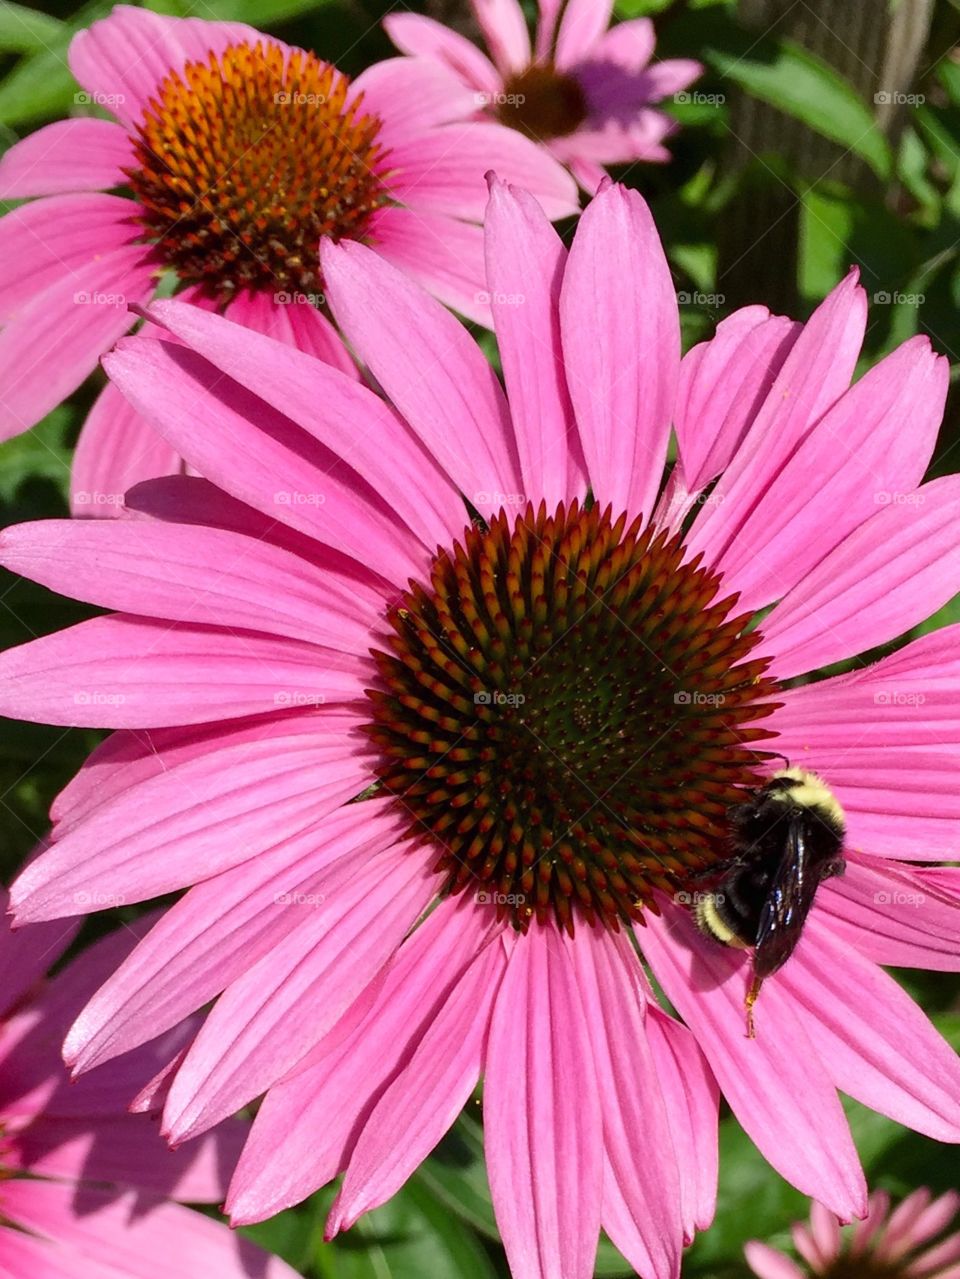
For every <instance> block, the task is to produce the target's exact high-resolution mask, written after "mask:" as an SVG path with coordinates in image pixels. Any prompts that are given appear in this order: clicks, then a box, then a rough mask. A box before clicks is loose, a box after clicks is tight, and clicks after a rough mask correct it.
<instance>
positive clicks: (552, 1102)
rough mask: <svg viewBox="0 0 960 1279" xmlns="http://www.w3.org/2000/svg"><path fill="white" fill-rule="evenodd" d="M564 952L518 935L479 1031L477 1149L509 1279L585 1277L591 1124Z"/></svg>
mask: <svg viewBox="0 0 960 1279" xmlns="http://www.w3.org/2000/svg"><path fill="white" fill-rule="evenodd" d="M577 940H578V941H579V940H580V939H579V938H578V939H577ZM571 949H572V946H571V943H570V940H569V939H568V938H567V937H566V936H565V935H563V934H561V933H560V932H559V931H558V930H556V929H554V928H552V927H539V928H531V930H530V931H529V932H528V933H527V934H526V936H524V937H522V938H519V939H518V941H517V945H516V946H515V947H514V950H513V954H512V956H511V958H510V963H509V964H508V966H507V972H506V975H505V977H504V979H503V983H502V985H501V987H500V991H499V993H498V995H497V1001H496V1005H495V1007H494V1011H493V1019H492V1021H491V1025H490V1040H489V1044H488V1048H487V1069H486V1081H485V1085H484V1115H483V1123H484V1149H485V1151H486V1159H487V1172H488V1175H489V1178H490V1190H491V1193H492V1195H493V1204H494V1209H495V1211H496V1215H497V1224H498V1226H499V1228H500V1234H501V1236H502V1238H503V1245H504V1247H505V1249H506V1252H507V1259H508V1261H509V1264H510V1270H511V1273H512V1274H513V1275H515V1276H516V1279H553V1276H555V1275H563V1276H564V1279H590V1276H591V1275H592V1274H593V1265H594V1258H595V1256H596V1246H597V1239H598V1237H599V1231H600V1214H601V1193H602V1181H603V1140H602V1134H601V1123H602V1118H601V1110H600V1098H599V1087H598V1078H597V1072H596V1067H595V1066H594V1061H593V1053H592V1051H591V1046H590V1040H589V1036H588V1034H587V1032H586V1023H585V1020H584V1005H583V996H582V995H581V992H580V989H579V985H578V981H577V974H576V970H575V968H574V963H573V956H572V954H571Z"/></svg>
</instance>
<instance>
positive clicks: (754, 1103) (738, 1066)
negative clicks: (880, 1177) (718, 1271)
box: [639, 903, 866, 1220]
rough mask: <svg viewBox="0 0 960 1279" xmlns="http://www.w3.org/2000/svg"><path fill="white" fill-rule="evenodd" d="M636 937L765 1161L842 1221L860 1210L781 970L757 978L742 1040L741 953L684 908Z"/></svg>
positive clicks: (819, 1071)
mask: <svg viewBox="0 0 960 1279" xmlns="http://www.w3.org/2000/svg"><path fill="white" fill-rule="evenodd" d="M639 941H640V942H641V944H642V947H643V953H644V955H645V957H646V958H647V960H648V961H649V963H650V966H651V968H652V969H653V971H654V973H655V975H656V977H657V979H658V980H659V981H660V983H661V985H662V986H663V989H664V991H665V992H666V995H667V998H668V999H669V1000H670V1001H671V1003H672V1004H673V1005H674V1006H675V1007H676V1009H677V1011H678V1012H679V1013H680V1015H681V1016H682V1017H683V1019H684V1021H685V1022H686V1023H687V1025H688V1026H689V1027H690V1029H691V1030H692V1031H693V1034H694V1035H695V1036H696V1038H697V1042H698V1043H699V1044H700V1047H701V1048H702V1049H703V1052H704V1054H705V1056H706V1058H707V1061H708V1062H709V1063H710V1066H711V1069H712V1070H713V1073H714V1075H715V1076H716V1078H717V1082H718V1083H719V1085H720V1089H721V1091H722V1092H723V1095H724V1096H725V1097H726V1099H727V1101H728V1102H729V1103H730V1106H731V1107H732V1109H733V1112H734V1114H735V1115H736V1116H737V1118H738V1119H739V1121H740V1123H741V1124H742V1125H743V1127H744V1129H745V1130H746V1132H747V1133H748V1134H749V1136H750V1137H751V1138H752V1139H753V1141H754V1142H756V1144H757V1146H758V1147H759V1148H760V1150H761V1152H762V1153H763V1155H764V1157H765V1158H766V1159H767V1160H768V1162H769V1163H770V1164H772V1166H773V1167H774V1168H775V1169H776V1170H777V1171H778V1172H779V1173H780V1175H781V1176H782V1177H785V1178H786V1179H787V1180H788V1181H789V1182H791V1183H792V1184H793V1185H795V1186H796V1187H797V1188H798V1189H799V1190H801V1191H803V1193H804V1194H808V1195H810V1196H812V1197H813V1198H816V1199H819V1200H820V1201H821V1203H824V1204H826V1205H827V1206H828V1207H829V1208H831V1209H832V1210H833V1211H834V1212H836V1213H837V1215H838V1216H840V1217H842V1218H843V1219H844V1220H849V1219H850V1218H851V1217H854V1216H857V1215H859V1214H861V1213H862V1212H863V1210H864V1209H865V1207H866V1187H865V1185H864V1181H863V1172H862V1169H861V1167H860V1161H859V1159H858V1157H857V1152H856V1149H855V1148H854V1145H853V1141H852V1139H851V1136H850V1129H849V1126H848V1124H847V1120H846V1117H845V1116H844V1113H843V1107H842V1106H841V1105H840V1100H839V1098H838V1097H837V1093H836V1089H835V1086H834V1083H833V1081H832V1079H831V1077H830V1075H829V1074H828V1072H827V1071H826V1070H825V1069H824V1067H823V1066H821V1064H820V1056H819V1052H818V1049H817V1047H816V1043H817V1041H816V1039H811V1038H810V1036H809V1035H808V1034H807V1029H806V1026H805V1025H804V1021H803V1019H802V1013H801V1011H800V1010H798V1009H796V1008H795V1001H794V999H792V998H791V997H790V996H789V995H788V994H787V993H786V991H785V988H784V982H783V973H778V974H777V975H776V976H774V977H772V978H770V979H768V980H767V981H766V982H765V983H764V987H763V993H762V994H761V996H760V1000H759V1002H758V1004H757V1006H756V1009H755V1017H756V1026H757V1037H756V1039H748V1038H747V1035H746V1024H745V1012H744V1006H743V1000H744V996H745V994H746V991H747V987H748V985H749V977H748V973H747V965H748V959H747V957H746V956H744V955H743V954H742V953H738V952H735V951H732V950H729V949H727V948H726V947H724V946H720V945H718V944H717V943H716V942H713V941H710V940H708V939H707V938H705V937H703V936H701V934H700V933H699V932H698V931H697V929H696V927H695V925H694V923H693V921H692V920H691V918H690V917H689V914H688V913H687V912H686V911H684V910H680V909H678V908H675V907H673V906H670V905H669V904H666V903H665V904H664V914H663V916H662V918H660V919H656V918H652V917H650V918H648V920H647V927H646V928H645V929H644V930H643V933H642V936H640V937H639Z"/></svg>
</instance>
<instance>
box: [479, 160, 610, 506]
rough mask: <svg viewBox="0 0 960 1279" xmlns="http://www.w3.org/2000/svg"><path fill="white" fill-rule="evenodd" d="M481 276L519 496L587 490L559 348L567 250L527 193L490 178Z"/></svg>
mask: <svg viewBox="0 0 960 1279" xmlns="http://www.w3.org/2000/svg"><path fill="white" fill-rule="evenodd" d="M486 238H487V279H488V281H489V284H490V289H491V297H492V302H493V316H494V326H495V328H496V333H497V342H498V344H499V347H500V358H501V361H502V364H503V379H504V383H505V384H506V388H507V395H508V397H509V400H510V412H511V414H512V417H513V427H514V431H515V432H516V436H517V449H518V451H519V453H520V470H521V473H522V476H523V486H524V489H523V491H524V492H525V493H526V494H529V495H530V496H531V497H532V496H533V495H534V494H536V495H537V496H538V497H542V498H544V499H545V500H546V502H547V504H548V505H550V506H553V505H555V504H556V503H558V502H561V501H562V502H569V501H570V499H571V498H572V497H574V496H577V495H578V494H580V495H582V494H583V493H584V492H585V491H586V475H585V469H584V468H585V463H584V461H583V452H582V449H581V447H580V438H579V436H578V434H577V425H576V422H575V420H574V416H573V407H572V405H571V403H570V396H569V394H568V392H567V384H566V378H565V376H564V370H563V351H562V349H561V345H560V315H559V299H560V283H561V280H562V278H563V270H564V267H565V265H566V260H567V253H566V250H565V249H564V247H563V244H562V242H561V240H560V237H559V236H558V235H557V233H556V232H555V231H554V229H553V227H551V225H550V223H549V222H548V221H547V218H546V216H545V214H544V213H543V210H542V209H541V208H540V206H539V205H538V204H537V202H536V201H535V200H534V199H533V197H532V196H530V195H529V194H528V193H527V192H525V191H521V190H519V189H516V188H513V187H508V186H506V185H505V184H504V183H503V182H500V181H495V182H494V183H493V184H492V185H491V188H490V207H489V209H488V211H487V220H486Z"/></svg>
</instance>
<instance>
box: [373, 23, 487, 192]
mask: <svg viewBox="0 0 960 1279" xmlns="http://www.w3.org/2000/svg"><path fill="white" fill-rule="evenodd" d="M425 21H426V19H425ZM451 34H452V33H451ZM480 56H482V55H480ZM351 95H352V96H353V97H359V96H361V95H362V97H363V105H362V110H363V111H366V112H371V113H372V114H373V115H375V116H377V117H378V119H379V120H380V128H379V130H378V132H377V140H378V142H380V143H381V145H382V146H384V147H385V148H386V149H387V151H388V152H392V151H393V149H394V147H396V146H397V145H398V144H402V143H403V142H409V141H412V140H413V139H415V138H422V137H423V136H424V134H425V133H426V132H427V131H428V130H430V129H432V128H435V127H436V126H437V125H442V124H449V123H450V122H451V121H452V120H466V119H469V118H470V117H471V116H472V115H473V114H474V113H475V112H476V110H477V100H476V96H477V95H476V92H475V91H474V90H472V89H471V88H470V87H469V86H468V85H466V84H464V83H463V81H462V80H461V79H460V77H459V76H457V75H456V74H455V73H454V72H453V71H451V70H450V69H449V68H448V67H446V66H444V64H443V63H442V62H438V61H436V60H435V59H433V58H419V57H413V58H386V59H384V60H383V61H381V62H375V63H374V64H373V66H370V67H367V68H366V70H365V71H361V73H360V75H358V76H357V78H356V80H354V81H353V84H352V85H351ZM391 168H392V159H391V160H388V163H387V170H388V172H389V170H390V169H391Z"/></svg>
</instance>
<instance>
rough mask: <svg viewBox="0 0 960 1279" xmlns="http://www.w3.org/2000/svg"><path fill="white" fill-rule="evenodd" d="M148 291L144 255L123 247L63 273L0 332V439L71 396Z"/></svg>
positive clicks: (150, 281) (149, 268)
mask: <svg viewBox="0 0 960 1279" xmlns="http://www.w3.org/2000/svg"><path fill="white" fill-rule="evenodd" d="M73 198H75V199H79V198H80V197H73ZM154 286H155V280H154V267H153V265H152V263H151V261H150V258H149V256H148V250H147V249H146V248H145V246H143V245H131V246H130V247H128V248H120V249H115V250H113V251H112V252H109V253H105V254H104V255H103V256H102V257H100V258H98V259H97V260H96V261H90V262H87V263H85V264H84V265H78V266H77V267H76V268H75V269H73V270H66V269H65V270H64V273H63V276H62V277H61V278H60V279H59V280H58V281H57V282H56V283H54V284H51V285H50V287H49V288H47V289H46V290H45V291H44V292H42V293H40V294H38V295H37V296H35V297H33V298H32V299H31V300H30V301H29V302H26V303H25V304H24V306H23V307H22V308H21V309H20V310H19V311H18V314H17V318H16V319H15V320H13V321H11V322H10V323H9V324H7V326H6V328H4V329H3V331H2V332H0V387H2V388H3V389H2V392H0V439H8V438H9V437H10V436H13V435H18V434H19V433H20V432H21V431H25V430H27V429H28V428H29V427H31V426H33V425H34V424H35V423H36V422H39V421H40V419H41V418H42V417H44V416H45V415H46V414H47V413H49V412H50V410H51V409H53V408H55V407H56V406H57V405H58V404H59V403H60V402H61V400H64V399H66V397H67V396H68V395H70V394H71V392H73V391H75V390H76V389H77V387H78V386H79V385H80V383H81V382H82V381H83V380H84V378H86V377H88V376H89V374H91V373H92V372H93V370H94V369H95V368H96V365H97V360H98V359H99V358H100V356H101V355H102V354H103V353H104V351H107V350H109V349H110V347H111V346H112V345H113V344H114V342H116V340H117V338H119V337H120V336H122V334H124V333H126V331H127V330H128V329H129V328H130V326H131V324H132V323H133V320H134V316H133V315H132V314H131V313H130V309H129V308H130V307H131V306H133V305H135V304H139V303H142V302H145V301H146V300H147V298H148V297H150V295H151V294H152V293H153V290H154ZM51 351H55V352H56V359H53V360H52V359H50V352H51Z"/></svg>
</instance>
